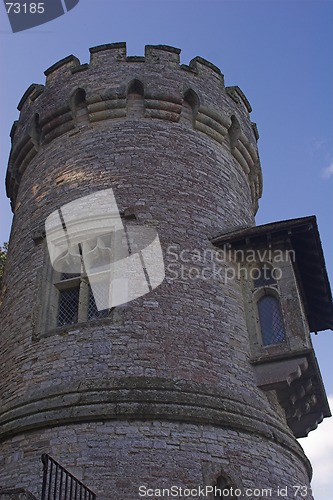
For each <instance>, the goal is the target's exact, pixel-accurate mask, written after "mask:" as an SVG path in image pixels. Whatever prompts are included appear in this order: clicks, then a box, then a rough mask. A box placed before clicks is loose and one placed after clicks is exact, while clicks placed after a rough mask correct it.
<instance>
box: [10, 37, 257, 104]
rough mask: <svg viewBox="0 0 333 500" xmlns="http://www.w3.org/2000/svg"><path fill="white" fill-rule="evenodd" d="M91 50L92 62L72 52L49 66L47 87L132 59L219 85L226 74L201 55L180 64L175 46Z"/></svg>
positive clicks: (29, 95)
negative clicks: (138, 52)
mask: <svg viewBox="0 0 333 500" xmlns="http://www.w3.org/2000/svg"><path fill="white" fill-rule="evenodd" d="M89 51H90V62H89V63H84V64H81V63H80V60H79V59H78V58H77V57H75V56H74V55H70V56H67V57H65V58H63V59H61V60H60V61H58V62H56V63H55V64H53V65H52V66H50V67H49V68H48V69H47V70H46V71H45V72H44V74H45V76H46V83H45V86H46V87H47V86H52V85H53V84H55V83H56V81H58V80H63V79H70V78H71V77H72V76H73V75H75V74H77V73H79V72H81V71H84V70H91V71H93V69H95V68H96V67H99V66H103V67H106V66H107V67H111V66H112V65H115V64H117V63H124V62H127V63H130V64H131V63H133V62H135V63H137V62H141V63H142V62H145V63H146V64H148V65H151V66H157V67H158V66H159V65H161V66H163V67H164V68H163V69H167V68H170V69H171V68H176V67H178V68H179V69H180V70H182V71H186V72H187V73H188V74H192V75H196V76H198V77H202V78H205V79H209V78H211V79H212V80H213V81H217V82H218V84H219V85H220V86H222V87H224V76H223V74H222V72H221V71H220V69H219V68H218V67H217V66H215V65H214V64H213V63H211V62H209V61H207V60H206V59H204V58H202V57H199V56H196V57H194V58H193V59H192V60H191V61H190V63H189V65H186V64H180V52H181V50H180V49H178V48H176V47H170V46H168V45H146V46H145V55H144V56H127V49H126V43H125V42H117V43H111V44H104V45H99V46H96V47H91V48H90V49H89ZM156 69H157V68H156ZM34 86H37V87H38V95H40V94H41V93H42V91H43V87H44V86H43V85H37V84H34ZM229 89H230V92H229ZM33 90H34V88H31V86H30V87H29V89H28V90H27V91H26V92H25V93H24V95H23V97H22V99H21V100H20V103H19V105H18V109H19V110H20V111H23V109H24V106H25V105H29V103H30V101H31V100H35V99H36V98H37V97H38V95H36V93H34V92H33ZM227 92H228V94H230V96H231V97H232V98H233V99H234V101H235V102H237V101H238V103H239V101H240V100H241V101H243V102H244V103H245V105H246V107H247V110H248V112H250V110H251V106H250V104H249V102H248V100H247V99H246V97H245V95H244V94H243V92H242V91H241V90H240V88H239V87H236V86H235V87H227Z"/></svg>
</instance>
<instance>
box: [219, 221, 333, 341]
mask: <svg viewBox="0 0 333 500" xmlns="http://www.w3.org/2000/svg"><path fill="white" fill-rule="evenodd" d="M211 241H212V243H213V244H214V245H216V246H218V247H221V246H224V245H226V244H230V245H231V247H233V248H241V247H251V248H252V249H255V248H256V247H260V246H262V245H264V244H269V243H272V244H273V243H279V242H288V244H289V245H290V248H291V249H292V250H294V251H295V262H294V267H295V274H296V278H297V281H298V284H299V288H300V290H301V294H302V298H303V302H304V306H305V312H306V315H307V319H308V323H309V327H310V331H311V332H319V331H322V330H327V329H330V330H333V302H332V292H331V287H330V284H329V281H328V276H327V271H326V266H325V260H324V254H323V249H322V246H321V241H320V236H319V231H318V226H317V221H316V217H315V216H310V217H302V218H299V219H289V220H284V221H280V222H273V223H270V224H264V225H262V226H254V227H250V228H245V229H239V230H236V231H232V232H229V233H224V234H221V235H219V236H216V237H215V238H213V239H212V240H211Z"/></svg>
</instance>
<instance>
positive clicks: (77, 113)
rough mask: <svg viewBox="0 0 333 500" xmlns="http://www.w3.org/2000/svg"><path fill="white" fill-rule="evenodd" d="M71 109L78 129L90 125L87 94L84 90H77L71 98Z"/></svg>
mask: <svg viewBox="0 0 333 500" xmlns="http://www.w3.org/2000/svg"><path fill="white" fill-rule="evenodd" d="M71 108H72V112H73V117H74V122H75V125H76V126H77V127H82V126H83V125H86V124H87V123H89V112H88V107H87V102H86V92H85V90H83V89H77V90H76V91H75V92H74V94H73V95H72V97H71Z"/></svg>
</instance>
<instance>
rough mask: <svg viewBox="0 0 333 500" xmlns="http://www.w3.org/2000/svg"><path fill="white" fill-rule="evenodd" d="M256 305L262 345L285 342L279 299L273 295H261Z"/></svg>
mask: <svg viewBox="0 0 333 500" xmlns="http://www.w3.org/2000/svg"><path fill="white" fill-rule="evenodd" d="M257 305H258V314H259V323H260V330H261V337H262V343H263V345H264V346H267V345H272V344H281V343H282V342H285V340H286V332H285V328H284V323H283V317H282V311H281V306H280V301H279V299H278V298H277V297H275V296H274V295H273V294H268V295H263V296H262V297H261V298H260V299H259V300H258V302H257Z"/></svg>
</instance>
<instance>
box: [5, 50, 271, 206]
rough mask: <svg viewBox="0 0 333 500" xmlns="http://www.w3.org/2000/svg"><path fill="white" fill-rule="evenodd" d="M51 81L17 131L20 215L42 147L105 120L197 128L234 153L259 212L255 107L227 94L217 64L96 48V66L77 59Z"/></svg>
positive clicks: (235, 90)
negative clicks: (25, 183)
mask: <svg viewBox="0 0 333 500" xmlns="http://www.w3.org/2000/svg"><path fill="white" fill-rule="evenodd" d="M45 75H46V82H45V85H40V84H33V85H31V86H30V87H29V88H28V89H27V91H26V92H25V93H24V95H23V97H22V99H21V101H20V103H19V105H18V109H19V111H20V117H19V120H18V121H16V122H15V123H14V125H13V128H12V131H11V139H12V150H11V155H10V160H9V166H8V173H7V180H6V183H7V184H6V185H7V193H8V196H9V197H10V198H11V200H12V207H13V210H15V200H16V195H17V192H18V187H19V184H20V180H21V177H22V175H23V174H24V172H25V170H26V168H27V166H28V165H29V163H30V162H31V160H32V159H33V158H34V157H35V156H36V155H37V154H38V152H39V151H40V148H41V147H45V146H47V145H48V144H49V143H50V142H52V141H54V140H56V139H57V138H59V137H61V136H63V135H64V134H70V133H75V131H76V130H80V128H82V127H94V126H95V124H97V123H98V122H101V121H104V120H109V121H110V125H111V124H112V122H113V121H114V122H115V121H116V122H118V121H119V120H126V119H133V118H134V119H142V120H149V119H158V120H167V121H169V122H172V123H173V124H175V126H187V127H192V129H193V130H195V131H197V132H198V133H199V134H205V135H207V136H209V137H210V138H211V139H212V140H213V141H215V142H216V143H217V145H221V146H222V147H224V148H226V147H227V148H230V151H231V153H232V156H233V158H234V159H235V163H236V165H238V167H240V168H241V170H242V171H243V175H245V176H246V177H247V178H248V182H249V185H250V189H251V194H252V202H253V207H254V211H256V209H257V206H258V199H259V198H260V196H261V192H262V176H261V168H260V161H259V157H258V151H257V145H256V143H257V139H258V132H257V129H256V126H255V124H253V123H251V121H250V119H249V113H250V111H251V106H250V104H249V102H248V100H247V99H246V97H245V96H244V94H243V92H242V91H241V90H240V89H239V87H225V86H224V77H223V75H222V73H221V71H220V70H219V69H218V68H217V67H216V66H214V65H213V64H212V63H210V62H208V61H206V60H205V59H203V58H201V57H195V58H194V59H192V60H191V62H190V64H189V65H184V64H180V50H179V49H177V48H174V47H169V46H165V45H157V46H152V45H148V46H146V47H145V56H144V57H136V56H127V51H126V44H125V43H114V44H108V45H101V46H98V47H93V48H91V49H90V62H89V64H81V63H80V61H79V59H78V58H76V57H75V56H73V55H71V56H68V57H66V58H65V59H62V60H60V61H58V62H57V63H56V64H54V65H53V66H51V67H50V68H48V69H47V70H46V71H45ZM131 95H133V96H134V97H133V99H134V100H135V103H136V104H134V108H135V113H134V114H133V112H130V110H129V108H130V103H131V102H132V100H133V99H131V98H129V96H131ZM133 102H134V101H133ZM140 110H141V112H140Z"/></svg>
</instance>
